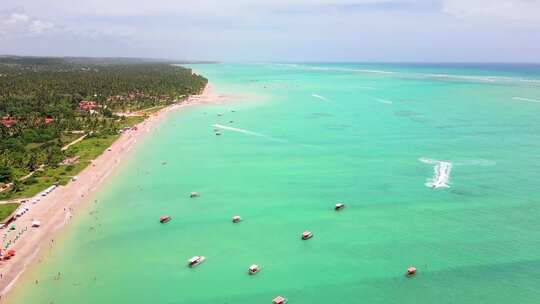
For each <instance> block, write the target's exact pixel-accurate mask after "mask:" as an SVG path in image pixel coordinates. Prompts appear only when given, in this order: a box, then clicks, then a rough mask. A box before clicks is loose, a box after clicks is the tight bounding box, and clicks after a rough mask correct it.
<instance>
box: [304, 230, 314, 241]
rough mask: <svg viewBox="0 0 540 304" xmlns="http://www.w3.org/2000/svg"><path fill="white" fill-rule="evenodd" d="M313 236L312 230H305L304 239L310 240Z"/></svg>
mask: <svg viewBox="0 0 540 304" xmlns="http://www.w3.org/2000/svg"><path fill="white" fill-rule="evenodd" d="M312 237H313V233H312V232H311V231H304V232H303V233H302V240H308V239H310V238H312Z"/></svg>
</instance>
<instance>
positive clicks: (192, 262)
mask: <svg viewBox="0 0 540 304" xmlns="http://www.w3.org/2000/svg"><path fill="white" fill-rule="evenodd" d="M205 259H206V258H205V257H203V256H194V257H192V258H191V259H189V261H188V266H189V267H195V266H197V265H199V264H200V263H202V262H204V260H205Z"/></svg>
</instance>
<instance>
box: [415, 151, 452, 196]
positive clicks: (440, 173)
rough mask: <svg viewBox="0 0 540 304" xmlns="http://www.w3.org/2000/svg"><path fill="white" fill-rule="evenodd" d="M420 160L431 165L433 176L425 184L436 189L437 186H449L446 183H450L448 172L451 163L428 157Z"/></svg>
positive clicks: (450, 168) (450, 170) (450, 169)
mask: <svg viewBox="0 0 540 304" xmlns="http://www.w3.org/2000/svg"><path fill="white" fill-rule="evenodd" d="M420 161H421V162H423V163H426V164H431V165H434V166H433V172H434V174H433V178H431V179H430V180H428V182H426V184H425V185H426V186H427V187H430V188H433V189H437V188H450V186H449V185H448V184H449V183H450V173H451V172H452V163H451V162H447V161H439V160H434V159H428V158H420Z"/></svg>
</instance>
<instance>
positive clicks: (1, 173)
mask: <svg viewBox="0 0 540 304" xmlns="http://www.w3.org/2000/svg"><path fill="white" fill-rule="evenodd" d="M12 178H13V170H12V169H11V168H10V167H9V166H6V165H2V164H0V183H8V182H9V181H11V179H12Z"/></svg>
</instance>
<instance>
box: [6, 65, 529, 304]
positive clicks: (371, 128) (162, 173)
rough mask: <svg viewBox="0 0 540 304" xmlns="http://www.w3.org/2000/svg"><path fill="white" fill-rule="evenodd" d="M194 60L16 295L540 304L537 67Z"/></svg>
mask: <svg viewBox="0 0 540 304" xmlns="http://www.w3.org/2000/svg"><path fill="white" fill-rule="evenodd" d="M191 67H192V68H194V69H195V70H196V71H197V72H199V73H201V74H203V75H204V76H206V77H207V78H209V79H210V82H211V83H212V84H213V88H214V91H215V92H217V93H219V94H227V95H229V96H231V97H230V100H229V101H228V102H226V103H222V104H219V105H213V106H212V105H205V106H200V107H191V108H186V109H184V110H181V111H179V112H176V113H174V114H172V115H171V116H170V117H169V118H168V119H167V120H166V121H165V122H163V123H162V124H161V125H160V126H159V127H158V128H157V129H155V130H154V131H152V133H151V136H150V137H148V138H146V139H145V140H144V142H143V143H141V145H139V146H138V147H137V148H136V150H135V152H134V155H133V156H132V157H130V159H128V160H127V161H126V163H125V164H124V165H123V166H122V168H121V169H120V171H119V172H118V173H117V174H116V175H115V176H114V177H112V178H111V179H110V180H109V181H108V183H107V185H106V186H105V187H104V188H103V189H102V191H100V192H99V193H98V194H97V195H96V196H95V197H94V198H93V200H94V199H95V200H97V202H93V200H92V202H90V203H89V205H90V206H89V207H88V210H86V211H84V213H81V214H79V215H77V217H76V219H75V221H74V222H73V223H71V224H69V226H68V227H67V228H66V229H67V230H68V231H67V232H66V233H65V234H64V235H63V237H62V239H61V240H59V244H57V245H56V247H54V248H53V249H52V251H51V252H50V253H49V254H48V255H47V258H46V259H45V260H44V261H43V262H42V263H40V265H39V266H38V267H36V268H35V269H33V270H31V271H29V272H27V273H25V275H24V276H23V279H22V281H21V282H22V283H21V284H20V286H18V287H17V288H16V289H15V291H14V294H13V297H12V302H13V303H17V304H26V303H54V304H72V303H78V304H91V303H92V304H95V303H130V304H143V303H171V304H172V303H190V304H193V303H194V304H216V303H231V304H232V303H242V304H252V303H271V301H272V299H273V298H274V297H275V296H277V295H282V296H284V297H286V298H288V299H289V303H291V304H296V303H305V304H313V303H351V304H352V303H475V304H478V303H539V302H540V216H539V215H540V191H539V190H540V103H539V102H538V101H540V66H538V65H473V64H469V65H464V64H460V65H457V64H453V65H444V64H424V65H411V64H370V65H366V64H246V65H241V64H213V65H194V66H191ZM214 129H217V130H218V132H220V133H221V136H216V135H215V131H214ZM192 191H197V192H199V193H200V197H198V198H190V197H189V194H190V193H191V192H192ZM339 202H342V203H345V204H346V208H345V209H344V210H342V211H340V212H336V211H334V206H335V204H336V203H339ZM161 215H170V216H171V217H172V221H170V222H169V223H167V224H160V223H159V221H158V219H159V217H160V216H161ZM234 215H240V216H241V217H242V219H243V221H242V222H240V223H238V224H233V223H232V221H231V217H232V216H234ZM305 230H309V231H312V232H313V234H314V237H313V238H311V239H309V240H307V241H302V240H301V234H302V232H303V231H305ZM196 255H202V256H205V257H206V261H205V262H204V263H202V264H201V265H199V266H198V267H196V268H188V267H187V260H188V259H189V258H191V257H192V256H196ZM252 264H258V265H260V266H261V267H262V271H261V272H260V273H258V274H257V275H255V276H250V275H248V273H247V270H248V267H249V266H250V265H252ZM409 266H415V267H416V268H417V269H418V273H417V275H416V276H414V277H406V276H405V272H406V270H407V268H408V267H409ZM59 272H60V273H61V276H60V277H58V273H59ZM35 280H38V281H39V284H35V283H34V281H35Z"/></svg>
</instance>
